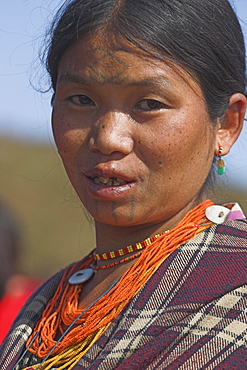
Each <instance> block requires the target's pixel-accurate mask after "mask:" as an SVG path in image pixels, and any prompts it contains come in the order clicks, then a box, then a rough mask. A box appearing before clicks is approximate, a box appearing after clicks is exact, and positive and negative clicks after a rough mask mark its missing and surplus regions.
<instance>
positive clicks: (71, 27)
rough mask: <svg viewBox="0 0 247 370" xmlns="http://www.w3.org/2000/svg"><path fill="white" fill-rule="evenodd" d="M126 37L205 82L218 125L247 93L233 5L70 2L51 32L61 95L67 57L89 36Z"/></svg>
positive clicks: (211, 1) (163, 0)
mask: <svg viewBox="0 0 247 370" xmlns="http://www.w3.org/2000/svg"><path fill="white" fill-rule="evenodd" d="M93 32H101V33H102V34H104V35H105V36H106V37H108V38H111V37H112V35H114V36H118V35H119V36H120V37H121V38H124V39H126V40H128V41H130V42H132V43H133V44H135V45H137V46H138V47H139V48H141V49H143V50H145V51H147V52H148V53H150V50H152V54H153V55H154V50H155V54H156V56H158V57H159V58H163V59H169V60H171V61H173V62H174V63H176V64H179V65H181V66H182V67H183V68H184V69H185V70H187V71H188V72H189V73H191V74H192V75H193V76H195V78H196V79H197V80H198V81H199V84H200V86H201V89H202V91H203V93H204V97H205V101H206V105H207V108H208V112H209V115H210V117H211V119H212V120H215V119H216V118H217V117H222V116H223V115H224V113H225V111H226V109H227V107H228V102H229V98H230V96H231V95H232V94H234V93H236V92H240V93H242V94H245V92H246V90H245V88H246V74H245V72H246V62H245V46H244V39H243V34H242V30H241V27H240V24H239V22H238V19H237V17H236V15H235V13H234V11H233V9H232V7H231V5H230V3H229V2H228V1H227V0H203V1H202V0H152V1H151V2H150V1H149V0H74V1H70V0H67V1H65V3H64V4H63V6H62V7H61V8H60V10H59V11H58V13H57V16H56V17H55V20H54V22H53V24H52V28H51V30H50V33H49V35H50V43H49V47H48V51H47V55H46V57H47V59H46V67H47V70H48V73H49V74H50V78H51V86H52V88H53V90H54V91H55V88H56V80H57V70H58V64H59V61H60V59H61V56H62V55H63V53H64V52H65V51H66V50H67V49H68V47H69V46H71V45H72V44H73V43H75V42H76V41H78V40H79V39H80V38H82V37H83V36H84V35H86V34H88V33H93Z"/></svg>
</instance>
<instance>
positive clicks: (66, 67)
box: [58, 37, 201, 91]
mask: <svg viewBox="0 0 247 370" xmlns="http://www.w3.org/2000/svg"><path fill="white" fill-rule="evenodd" d="M75 74H77V75H78V76H79V75H81V76H83V77H84V78H86V79H88V81H89V80H90V83H93V82H95V83H97V84H105V83H114V84H124V83H125V82H126V81H127V80H129V79H130V78H133V77H134V76H135V77H136V78H137V79H140V80H141V79H143V80H145V79H149V77H150V78H154V77H158V76H160V77H161V76H162V77H163V78H165V79H166V80H167V83H169V82H170V83H171V82H172V81H173V82H174V81H176V82H177V81H180V82H183V83H186V84H188V85H189V86H190V87H191V88H193V89H196V90H197V91H200V90H201V89H200V87H199V86H198V83H197V81H196V79H195V78H193V77H192V76H191V75H189V74H188V73H187V72H186V71H185V70H184V69H183V68H181V67H180V66H178V65H177V64H175V63H172V62H171V61H169V60H166V59H165V58H163V59H161V58H160V59H159V58H157V57H154V56H153V55H151V54H149V53H148V52H145V51H143V50H141V49H139V48H138V47H137V46H135V45H133V44H131V43H129V42H127V41H126V40H123V39H119V38H118V39H117V40H114V39H113V40H112V41H111V42H109V41H107V42H106V41H105V40H102V39H101V38H100V37H91V38H89V37H85V38H82V39H81V40H79V41H78V42H76V43H75V44H73V45H72V46H71V47H69V48H68V49H67V50H66V52H65V53H64V55H63V56H62V58H61V60H60V63H59V68H58V79H59V80H61V79H66V78H67V77H68V76H69V75H70V76H71V75H75ZM84 82H86V80H85V81H83V83H84Z"/></svg>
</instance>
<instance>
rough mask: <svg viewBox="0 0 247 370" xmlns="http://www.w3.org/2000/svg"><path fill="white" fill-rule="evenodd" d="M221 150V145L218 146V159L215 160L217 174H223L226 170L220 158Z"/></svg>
mask: <svg viewBox="0 0 247 370" xmlns="http://www.w3.org/2000/svg"><path fill="white" fill-rule="evenodd" d="M222 150H223V148H222V146H219V154H218V161H217V173H218V175H223V174H224V173H225V171H226V168H225V162H224V160H223V159H222V158H221V153H222Z"/></svg>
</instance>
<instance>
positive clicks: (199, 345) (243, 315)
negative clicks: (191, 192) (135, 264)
mask: <svg viewBox="0 0 247 370" xmlns="http://www.w3.org/2000/svg"><path fill="white" fill-rule="evenodd" d="M246 271H247V221H246V220H238V221H236V220H235V221H228V222H226V223H224V224H221V225H214V226H212V227H210V228H208V229H207V230H206V231H204V232H202V233H200V234H199V235H197V236H196V237H195V238H194V239H192V240H190V241H189V242H187V243H185V244H183V245H181V246H180V247H179V248H178V249H177V250H176V251H175V252H173V253H172V255H170V256H169V257H168V258H167V260H166V261H165V262H164V263H163V264H162V265H161V266H160V268H159V269H158V270H157V272H156V273H155V274H154V275H153V276H152V277H151V278H150V280H149V281H148V282H147V284H145V286H144V287H143V288H142V289H141V291H140V292H139V293H138V294H137V295H136V296H135V297H134V298H133V299H132V300H131V302H130V303H129V304H128V306H127V307H126V308H125V309H124V310H123V311H122V312H121V314H120V315H119V316H118V317H117V318H116V319H115V320H114V322H113V323H112V324H111V325H110V326H109V328H108V329H107V330H106V331H105V333H104V334H103V335H102V336H101V337H100V338H99V339H98V341H97V342H96V343H95V344H94V345H93V346H92V347H91V348H90V349H89V350H88V351H87V353H86V355H84V357H83V358H82V359H81V360H80V361H79V363H78V364H77V365H76V366H74V368H73V370H82V369H88V370H89V369H90V370H96V369H97V370H110V369H118V370H126V369H128V370H132V369H133V370H134V369H135V370H138V369H142V370H143V369H145V370H152V369H168V370H174V369H179V370H197V369H208V370H209V369H210V370H211V369H219V370H223V369H231V370H233V369H237V370H239V369H245V370H246V369H247V274H246ZM60 277H61V272H60V273H59V274H57V275H56V276H55V277H53V278H52V279H50V281H48V282H47V283H46V284H45V285H44V286H42V287H41V288H40V289H39V290H38V291H37V292H36V293H35V295H34V296H33V297H32V299H31V300H30V301H29V302H28V303H27V304H26V306H25V309H24V310H22V312H21V313H20V314H19V316H18V317H17V319H16V321H15V323H14V325H13V327H12V330H11V332H10V334H9V335H8V337H7V338H6V340H5V342H4V343H3V345H2V349H1V350H0V369H1V370H12V369H13V367H14V366H15V364H16V363H17V361H18V359H19V358H20V356H21V353H22V352H23V349H24V344H25V341H26V339H27V338H28V336H29V335H30V333H31V331H32V328H33V326H34V324H35V322H36V321H37V319H38V318H39V316H40V315H41V312H42V311H43V307H44V306H45V305H46V303H47V300H48V299H49V298H50V297H51V296H52V294H53V293H54V291H55V288H56V285H57V283H58V281H59V280H60ZM34 363H35V358H34V357H33V356H31V355H30V357H26V358H25V360H23V362H22V364H21V366H18V367H17V368H16V370H20V369H22V368H23V367H25V366H28V365H30V366H31V365H32V364H34ZM54 370H55V369H54Z"/></svg>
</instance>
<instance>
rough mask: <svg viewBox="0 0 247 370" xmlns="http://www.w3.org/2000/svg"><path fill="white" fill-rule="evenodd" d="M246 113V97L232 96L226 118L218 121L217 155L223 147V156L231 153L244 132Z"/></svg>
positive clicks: (238, 94)
mask: <svg viewBox="0 0 247 370" xmlns="http://www.w3.org/2000/svg"><path fill="white" fill-rule="evenodd" d="M245 111H246V97H245V96H244V95H243V94H240V93H237V94H234V95H232V96H231V98H230V100H229V106H228V109H227V111H226V113H225V116H224V118H223V119H222V120H218V129H217V133H216V147H215V155H218V154H219V147H222V152H221V154H222V155H226V154H227V153H229V152H230V150H231V147H232V145H233V144H234V143H235V141H236V140H237V138H238V136H239V134H240V132H241V130H242V127H243V122H244V115H245Z"/></svg>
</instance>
